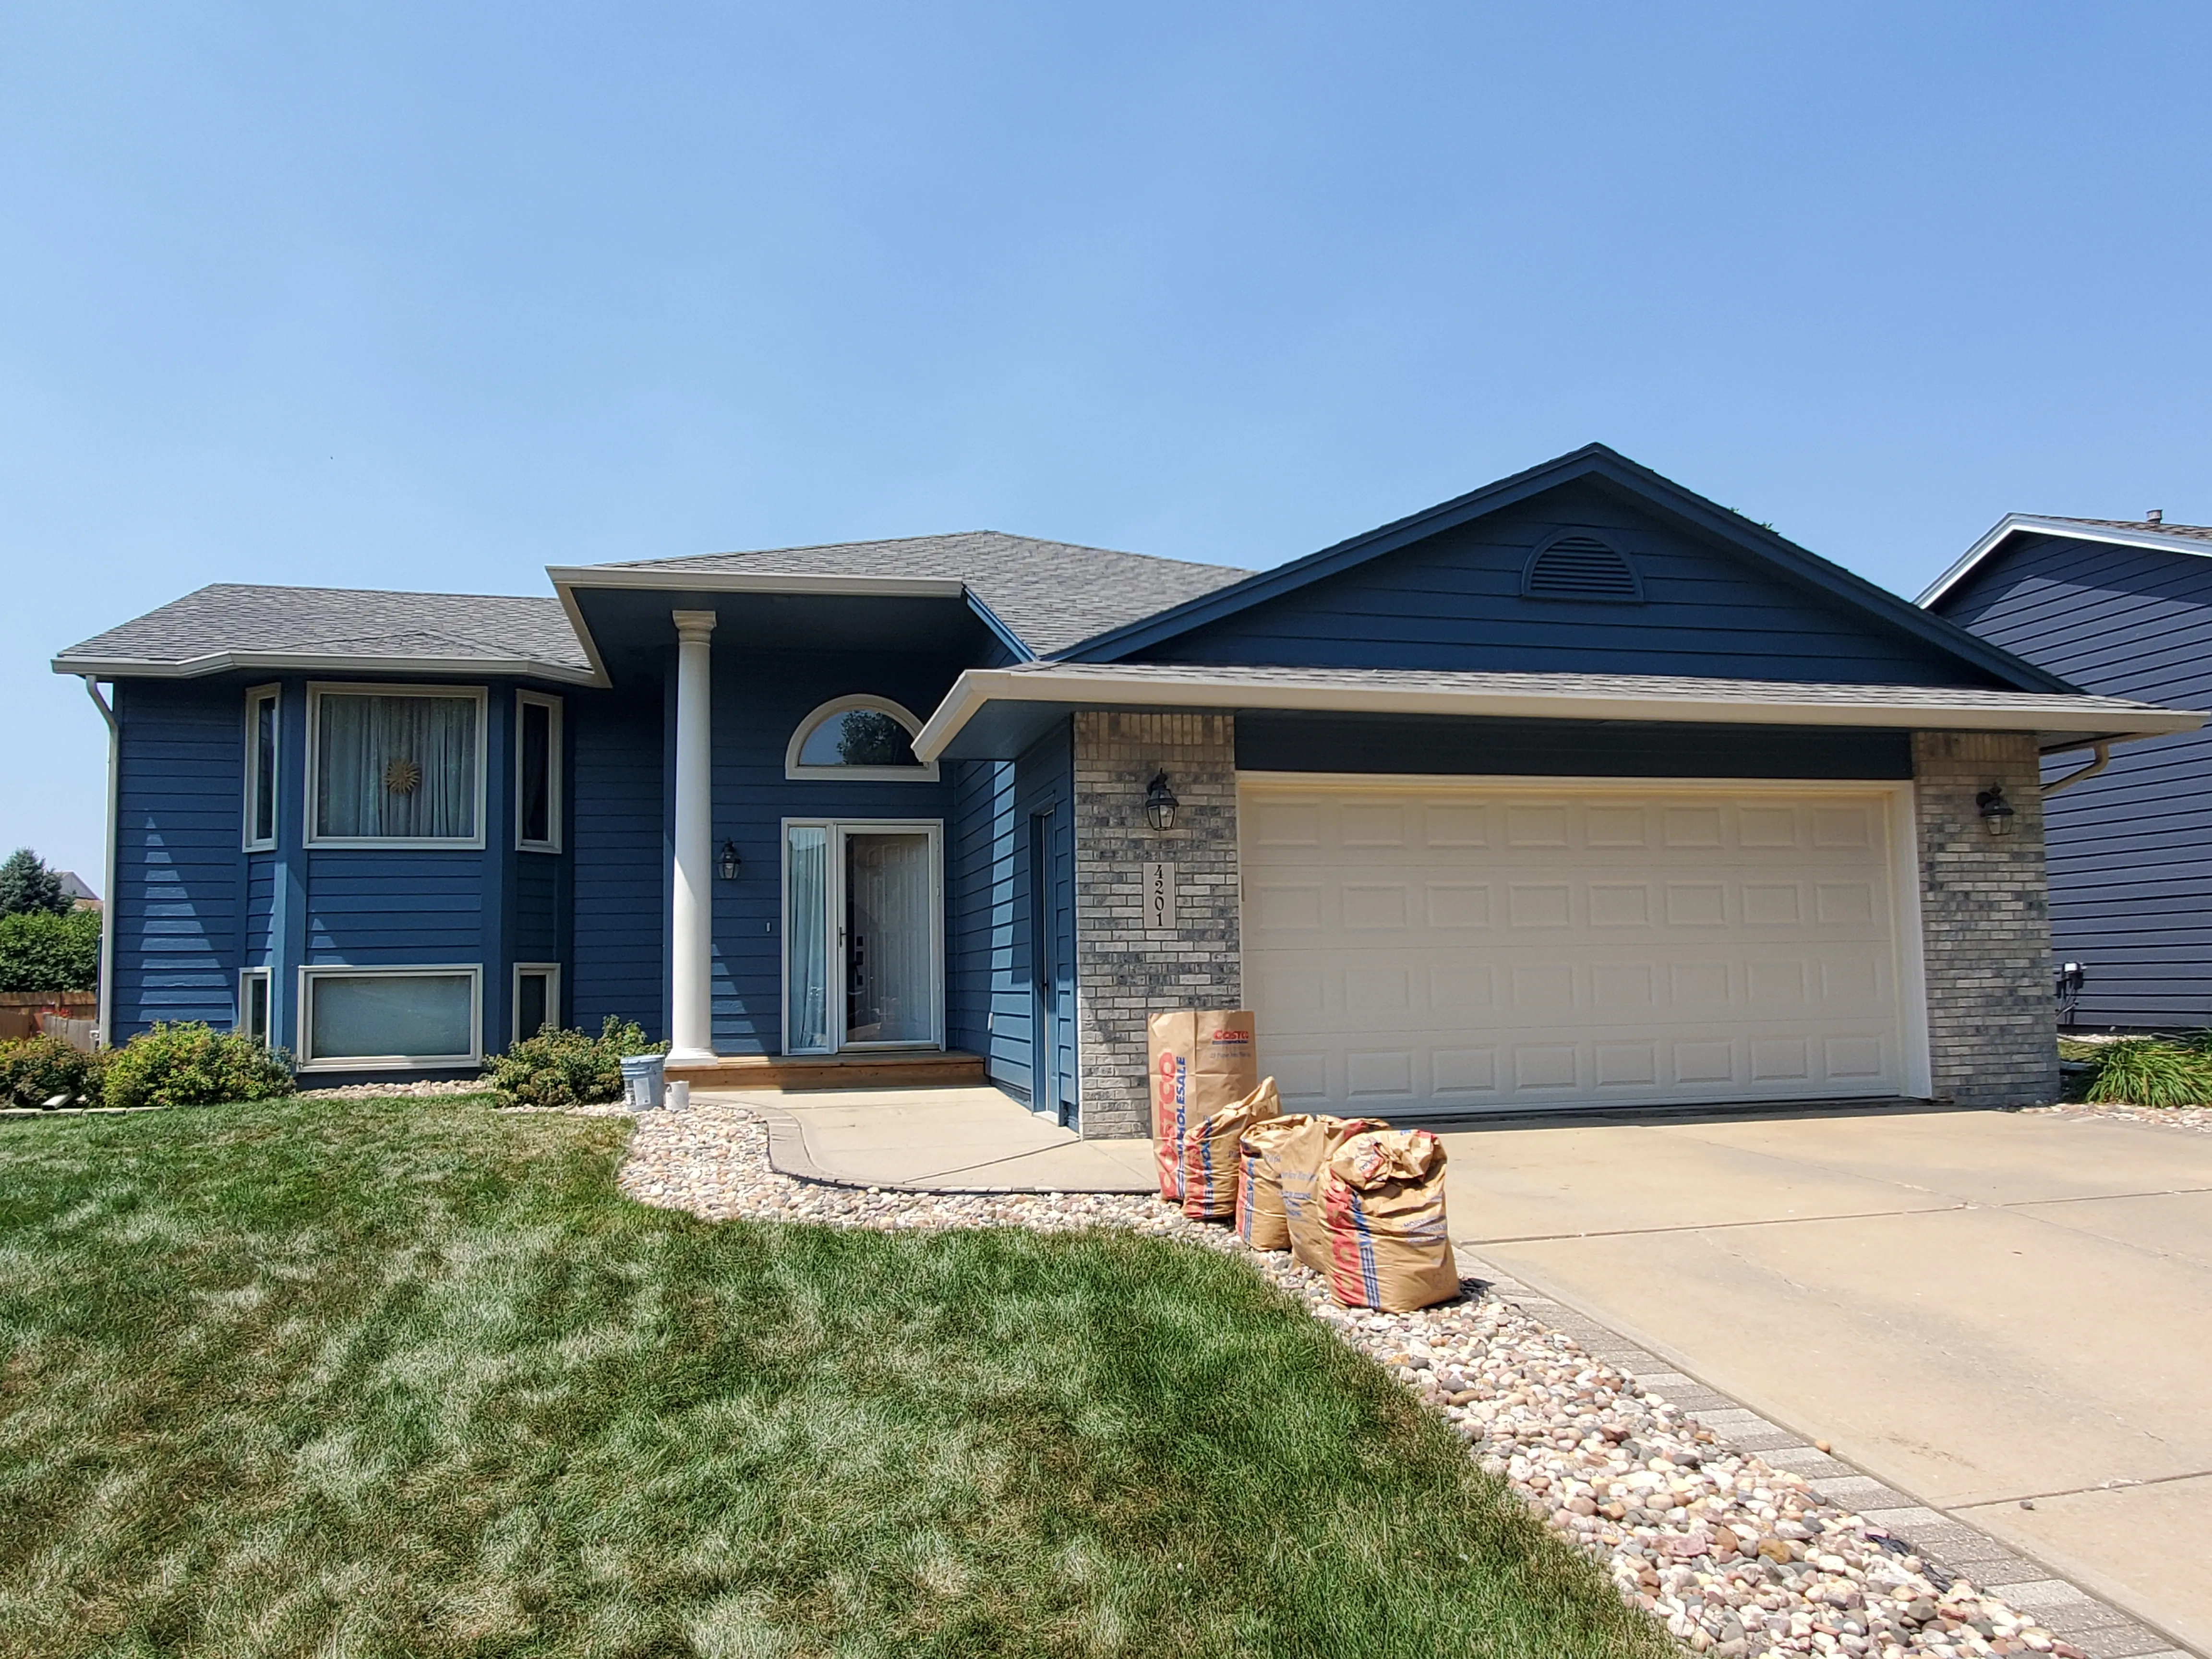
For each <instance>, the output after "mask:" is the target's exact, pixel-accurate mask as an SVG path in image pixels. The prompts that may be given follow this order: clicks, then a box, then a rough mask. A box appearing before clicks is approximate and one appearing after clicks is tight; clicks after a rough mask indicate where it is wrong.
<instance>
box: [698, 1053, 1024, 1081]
mask: <svg viewBox="0 0 2212 1659" xmlns="http://www.w3.org/2000/svg"><path fill="white" fill-rule="evenodd" d="M668 1080H669V1081H670V1082H671V1083H689V1084H690V1085H691V1086H692V1087H693V1088H695V1089H901V1088H904V1089H927V1088H934V1087H957V1086H959V1085H963V1084H981V1083H984V1082H987V1081H988V1079H987V1077H986V1075H985V1073H984V1069H983V1056H982V1055H981V1054H963V1053H961V1052H959V1051H958V1050H957V1049H955V1050H951V1051H949V1052H944V1053H940V1052H939V1051H938V1050H936V1049H931V1050H929V1051H928V1052H927V1053H924V1054H727V1055H725V1056H723V1057H722V1058H721V1059H720V1060H714V1061H713V1062H712V1063H710V1064H709V1063H702V1064H699V1065H696V1066H670V1067H669V1068H668Z"/></svg>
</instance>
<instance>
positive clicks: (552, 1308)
mask: <svg viewBox="0 0 2212 1659" xmlns="http://www.w3.org/2000/svg"><path fill="white" fill-rule="evenodd" d="M627 1132H628V1125H627V1123H626V1122H625V1121H623V1120H620V1119H607V1118H574V1117H566V1116H553V1115H505V1114H495V1113H493V1112H491V1111H490V1110H489V1109H486V1108H485V1107H483V1105H482V1104H479V1103H470V1102H461V1103H448V1102H426V1101H416V1100H404V1101H397V1102H392V1101H374V1102H361V1103H344V1104H331V1103H314V1104H304V1103H276V1104H271V1105H263V1106H238V1107H227V1108H222V1109H204V1110H195V1111H175V1112H167V1113H160V1114H150V1115H145V1116H142V1117H132V1118H121V1119H118V1118H66V1119H37V1120H19V1121H11V1122H8V1123H5V1124H0V1362H4V1368H5V1369H4V1373H0V1653H4V1654H7V1655H37V1656H40V1659H58V1656H70V1655H88V1654H142V1653H143V1654H154V1653H161V1654H206V1655H222V1656H225V1659H246V1656H257V1655H276V1654H283V1655H295V1654H296V1655H315V1656H321V1659H339V1656H352V1655H372V1654H373V1655H386V1654H435V1655H447V1654H471V1655H505V1654H518V1655H519V1654H546V1655H563V1656H567V1655H587V1654H588V1655H625V1656H628V1655H679V1654H700V1655H708V1656H748V1659H750V1656H769V1655H785V1654H791V1655H799V1654H808V1655H811V1654H837V1655H875V1654H886V1655H888V1654H941V1655H946V1656H954V1655H957V1656H971V1655H995V1654H1006V1655H1016V1654H1126V1655H1130V1656H1155V1655H1168V1654H1175V1655H1182V1654H1203V1655H1214V1654H1218V1655H1273V1654H1300V1655H1308V1654H1310V1655H1315V1656H1328V1659H1350V1656H1356V1655H1368V1654H1375V1655H1382V1654H1389V1655H1406V1656H1421V1659H1431V1656H1438V1655H1507V1654H1512V1655H1527V1656H1530V1659H1537V1656H1541V1659H1561V1656H1579V1655H1620V1656H1644V1655H1651V1656H1657V1655H1661V1654H1667V1653H1671V1652H1674V1651H1675V1650H1674V1646H1673V1644H1672V1643H1671V1642H1669V1641H1668V1639H1667V1638H1665V1637H1664V1636H1663V1634H1662V1632H1659V1631H1658V1629H1657V1627H1656V1626H1654V1625H1652V1624H1651V1623H1650V1621H1648V1620H1645V1619H1644V1618H1643V1617H1642V1616H1641V1615H1638V1614H1635V1613H1632V1612H1630V1611H1629V1610H1628V1609H1627V1608H1626V1607H1623V1606H1622V1604H1621V1603H1620V1601H1619V1600H1618V1598H1617V1597H1616V1596H1615V1595H1613V1592H1612V1590H1611V1589H1610V1588H1609V1587H1608V1586H1607V1584H1606V1583H1605V1582H1604V1581H1603V1579H1602V1578H1601V1576H1600V1574H1599V1573H1598V1571H1596V1569H1595V1567H1593V1566H1591V1565H1589V1564H1587V1563H1586V1562H1584V1561H1583V1559H1581V1558H1579V1557H1577V1556H1576V1555H1574V1554H1573V1553H1571V1552H1570V1551H1569V1550H1567V1549H1566V1548H1565V1547H1563V1546H1561V1545H1559V1544H1558V1543H1556V1542H1554V1541H1553V1540H1552V1539H1551V1538H1550V1537H1549V1536H1548V1535H1547V1534H1546V1533H1545V1532H1544V1531H1543V1530H1542V1528H1540V1527H1539V1526H1538V1525H1536V1524H1535V1522H1533V1521H1532V1520H1531V1519H1530V1518H1529V1517H1528V1516H1527V1515H1525V1514H1524V1513H1523V1512H1522V1510H1520V1508H1519V1507H1518V1505H1517V1504H1516V1503H1515V1501H1514V1500H1513V1499H1512V1498H1510V1495H1509V1494H1508V1493H1507V1492H1505V1490H1504V1487H1503V1486H1502V1485H1501V1484H1500V1483H1498V1482H1496V1481H1494V1480H1490V1479H1489V1478H1487V1477H1486V1476H1484V1475H1483V1474H1480V1471H1479V1470H1477V1469H1476V1468H1474V1466H1473V1465H1472V1463H1471V1462H1470V1461H1469V1460H1468V1456H1467V1455H1466V1453H1465V1451H1464V1449H1462V1446H1461V1444H1460V1443H1459V1442H1458V1441H1457V1440H1456V1439H1455V1437H1453V1436H1452V1435H1451V1434H1450V1433H1449V1431H1447V1430H1446V1429H1445V1428H1443V1426H1442V1425H1440V1424H1438V1423H1437V1422H1435V1421H1433V1420H1432V1419H1430V1418H1428V1417H1427V1416H1426V1415H1425V1414H1424V1413H1422V1412H1421V1411H1420V1410H1419V1409H1418V1408H1417V1407H1415V1406H1414V1404H1413V1402H1412V1401H1410V1400H1409V1399H1408V1398H1407V1397H1406V1396H1405V1395H1403V1394H1402V1393H1401V1391H1400V1390H1399V1389H1397V1388H1396V1387H1395V1385H1394V1384H1392V1383H1390V1382H1389V1380H1388V1379H1387V1378H1386V1377H1384V1376H1383V1375H1382V1373H1381V1372H1380V1371H1379V1370H1376V1368H1374V1367H1372V1366H1370V1364H1367V1363H1366V1362H1365V1361H1364V1360H1362V1359H1360V1358H1358V1357H1357V1356H1355V1355H1353V1354H1352V1352H1349V1351H1348V1350H1346V1348H1344V1347H1343V1346H1341V1345H1340V1344H1339V1343H1337V1342H1336V1341H1335V1340H1334V1339H1332V1338H1331V1337H1330V1336H1329V1335H1328V1334H1327V1333H1326V1332H1325V1331H1324V1330H1323V1329H1322V1328H1321V1327H1320V1326H1319V1324H1318V1323H1317V1322H1316V1321H1314V1320H1312V1319H1310V1317H1308V1316H1306V1315H1305V1314H1304V1313H1303V1312H1302V1311H1300V1310H1298V1309H1297V1307H1296V1306H1294V1305H1293V1304H1291V1302H1289V1301H1288V1300H1286V1299H1285V1298H1284V1297H1281V1296H1279V1294H1277V1293H1276V1292H1274V1291H1272V1290H1270V1289H1269V1288H1267V1286H1266V1285H1263V1283H1262V1282H1261V1280H1260V1279H1259V1278H1258V1277H1257V1276H1256V1275H1255V1274H1253V1273H1249V1272H1248V1271H1247V1270H1246V1269H1245V1268H1243V1267H1242V1266H1241V1265H1240V1264H1239V1263H1238V1262H1237V1261H1235V1260H1233V1259H1232V1258H1230V1257H1226V1256H1217V1255H1214V1254H1212V1253H1211V1252H1203V1251H1196V1250H1191V1249H1178V1248H1176V1247H1173V1246H1170V1245H1166V1244H1163V1243H1156V1242H1155V1243H1146V1242H1141V1241H1139V1240H1135V1239H1132V1238H1127V1237H1116V1236H1112V1235H1106V1234H1093V1235H1085V1236H1080V1237H1060V1238H1048V1237H1036V1236H1031V1235H1027V1234H1022V1233H1014V1232H973V1233H958V1234H942V1235H935V1236H918V1235H916V1236H905V1237H897V1236H885V1235H878V1234H869V1233H862V1232H846V1231H834V1230H829V1229H824V1228H813V1227H776V1226H764V1225H744V1224H738V1223H720V1224H709V1223H704V1222H700V1221H696V1220H694V1219H692V1218H689V1217H686V1216H681V1215H676V1214H671V1213H668V1212H660V1211H656V1210H653V1209H648V1208H646V1207H644V1206H640V1205H636V1204H634V1203H631V1202H630V1201H629V1200H625V1199H623V1197H621V1196H620V1195H619V1194H617V1191H616V1188H615V1185H614V1180H613V1174H614V1169H615V1164H616V1161H617V1157H618V1155H619V1152H620V1148H621V1145H622V1142H623V1138H624V1136H625V1134H626V1133H627Z"/></svg>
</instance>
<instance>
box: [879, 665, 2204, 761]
mask: <svg viewBox="0 0 2212 1659" xmlns="http://www.w3.org/2000/svg"><path fill="white" fill-rule="evenodd" d="M991 702H1051V703H1078V704H1086V705H1090V706H1092V707H1103V708H1255V709H1258V708H1267V709H1304V710H1311V711H1315V712H1321V713H1335V714H1458V715H1478V716H1481V717H1484V718H1486V719H1492V720H1499V719H1504V720H1638V721H1668V722H1680V723H1685V724H1695V725H1725V726H1861V727H1864V726H1875V727H1881V728H1885V729H1892V730H1905V731H1915V730H1917V731H1958V732H2042V733H2045V734H2072V733H2075V732H2079V733H2081V741H2080V742H2077V743H2075V744H2069V745H2068V746H2070V747H2075V748H2078V747H2080V746H2081V744H2082V743H2087V741H2089V740H2090V739H2091V738H2115V739H2124V738H2149V737H2162V736H2166V735H2167V734H2170V733H2172V732H2194V731H2195V730H2197V727H2199V726H2202V725H2203V723H2204V716H2203V714H2195V713H2190V712H2186V711H2184V710H2180V709H2172V708H2150V707H2148V706H2147V705H2144V704H2140V703H2130V702H2121V701H2119V700H2118V699H2111V698H2096V697H2081V696H2072V697H2069V696H2039V695H2038V694H2036V693H2034V692H2027V691H2023V692H2020V693H2017V694H2015V695H2012V696H2008V697H2007V699H2006V701H2005V702H2002V703H2001V704H1990V703H1986V702H1955V703H1946V702H1936V701H1932V700H1930V701H1922V700H1920V699H1917V698H1913V699H1905V698H1898V699H1894V700H1890V701H1881V700H1878V699H1875V698H1869V699H1867V700H1866V701H1863V702H1837V701H1834V700H1832V699H1831V700H1822V699H1815V698H1796V697H1790V696H1786V695H1776V694H1768V695H1765V696H1760V695H1749V696H1739V697H1728V698H1722V697H1712V696H1693V695H1689V694H1684V693H1677V694H1675V695H1672V696H1669V695H1667V694H1664V693H1658V692H1654V693H1649V694H1627V693H1621V692H1613V691H1606V690H1597V689H1584V688H1577V687H1571V686H1565V687H1562V688H1560V689H1559V690H1556V691H1552V690H1541V691H1540V690H1489V689H1482V688H1474V687H1438V686H1401V685H1389V686H1379V685H1369V686H1348V685H1324V684H1297V683H1296V682H1294V681H1281V680H1275V681H1267V680H1243V681H1238V680H1222V679H1213V678H1206V677H1205V676H1203V675H1198V674H1194V675H1191V676H1188V677H1180V676H1176V675H1174V674H1172V673H1157V672H1155V673H1146V674H1142V675H1132V676H1130V677H1128V678H1114V677H1110V676H1108V675H1103V674H1098V673H1052V672H1049V671H1038V670H1036V669H1004V668H971V669H969V670H967V671H965V672H963V674H962V675H961V676H960V678H958V679H957V680H956V681H955V682H954V683H953V686H952V689H951V690H950V691H949V692H947V693H946V694H945V701H944V702H942V703H940V704H939V706H938V708H937V711H936V713H934V714H932V715H931V716H930V717H929V720H927V723H926V724H924V726H922V728H921V735H920V736H919V737H917V738H915V744H914V752H915V755H916V756H917V757H920V758H921V759H924V760H932V761H933V760H936V759H938V758H939V757H940V756H942V755H943V754H944V752H945V749H946V747H947V746H948V745H949V744H951V741H952V739H953V738H955V737H956V736H957V735H958V733H959V732H960V730H961V728H962V727H963V726H966V725H967V724H968V722H969V720H972V719H974V718H975V714H977V713H978V712H979V711H981V709H982V708H983V707H984V705H985V704H987V703H991Z"/></svg>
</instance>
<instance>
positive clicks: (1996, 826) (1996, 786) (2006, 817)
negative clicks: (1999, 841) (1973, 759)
mask: <svg viewBox="0 0 2212 1659" xmlns="http://www.w3.org/2000/svg"><path fill="white" fill-rule="evenodd" d="M1974 805H1977V806H1978V807H1980V808H1981V809H1982V827H1983V828H1984V829H1987V830H1988V831H1989V832H1990V834H1991V835H1993V836H2008V835H2010V834H2012V820H2013V810H2012V803H2011V802H2010V801H2008V800H2007V799H2005V798H2004V785H2002V784H2001V783H1993V784H1991V785H1990V787H1988V788H1986V789H1984V790H1983V791H1982V793H1980V794H1978V795H1977V796H1975V797H1974Z"/></svg>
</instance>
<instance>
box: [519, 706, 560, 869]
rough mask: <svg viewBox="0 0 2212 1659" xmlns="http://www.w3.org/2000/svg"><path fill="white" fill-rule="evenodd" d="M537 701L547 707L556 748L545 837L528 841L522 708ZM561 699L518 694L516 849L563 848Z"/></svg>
mask: <svg viewBox="0 0 2212 1659" xmlns="http://www.w3.org/2000/svg"><path fill="white" fill-rule="evenodd" d="M532 703H535V704H537V705H538V707H539V708H544V709H545V710H546V711H547V714H546V721H545V738H546V741H547V742H548V743H549V744H551V746H552V752H551V754H550V755H549V756H548V757H547V761H546V768H545V798H546V802H547V807H546V814H545V827H546V828H547V829H548V830H550V832H551V833H550V835H548V836H547V837H546V838H545V839H544V841H526V840H524V839H523V835H522V711H523V709H524V708H527V707H528V706H530V705H531V704H532ZM561 806H562V801H561V699H560V698H558V697H549V696H546V695H545V694H544V692H543V691H518V692H516V693H515V694H514V850H515V851H516V852H518V853H557V852H559V851H560V850H561Z"/></svg>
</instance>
